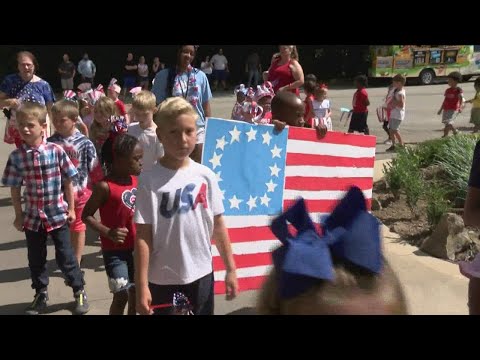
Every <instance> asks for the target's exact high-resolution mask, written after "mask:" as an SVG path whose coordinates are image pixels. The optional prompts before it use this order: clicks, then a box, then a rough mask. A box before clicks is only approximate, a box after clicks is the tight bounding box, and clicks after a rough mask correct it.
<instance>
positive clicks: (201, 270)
mask: <svg viewBox="0 0 480 360" xmlns="http://www.w3.org/2000/svg"><path fill="white" fill-rule="evenodd" d="M197 116H198V115H197V113H196V111H195V110H194V109H193V107H192V106H191V105H190V104H189V103H188V102H187V101H186V100H184V99H183V98H180V97H175V98H170V99H167V100H166V101H164V102H163V103H162V104H161V106H160V109H159V111H158V112H157V114H156V115H155V123H156V124H157V126H158V127H157V135H158V138H159V140H160V141H161V142H162V144H163V147H164V151H165V155H164V156H163V157H162V158H161V159H160V160H159V162H158V163H157V164H155V165H154V166H153V168H152V169H151V170H150V171H147V172H144V173H143V174H142V175H141V176H140V178H139V185H138V192H137V198H136V205H135V207H136V209H135V217H134V220H135V223H136V226H137V237H136V242H135V287H136V294H137V311H138V313H140V314H144V315H148V314H152V313H153V311H152V308H154V307H155V306H158V305H162V306H163V305H164V304H171V303H172V299H173V295H174V293H176V292H181V293H183V294H185V295H186V296H187V298H188V299H189V301H190V303H191V305H192V306H193V313H194V314H195V315H213V310H214V309H213V307H214V306H213V297H214V295H213V285H214V279H213V268H212V252H211V241H210V239H212V238H213V239H214V240H215V244H216V246H217V248H218V251H219V253H220V255H221V257H222V259H223V261H224V263H225V268H226V276H225V287H226V291H227V300H231V299H233V298H234V297H235V296H236V294H237V291H238V281H237V276H236V268H235V261H234V259H233V255H232V248H231V244H230V239H229V237H228V233H227V229H226V227H225V223H224V220H223V216H222V214H223V212H224V208H223V203H222V194H221V192H220V188H219V186H218V182H217V180H216V177H215V174H214V173H213V172H212V171H211V170H210V169H208V168H207V167H206V166H203V165H201V164H198V163H196V162H194V161H192V160H190V158H189V156H190V154H191V153H192V151H193V150H194V148H195V143H196V119H197ZM156 313H159V314H167V313H169V309H168V308H162V309H160V310H159V311H157V312H156Z"/></svg>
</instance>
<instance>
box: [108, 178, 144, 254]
mask: <svg viewBox="0 0 480 360" xmlns="http://www.w3.org/2000/svg"><path fill="white" fill-rule="evenodd" d="M130 178H131V182H130V184H129V185H124V184H118V183H116V182H114V181H112V180H110V179H107V178H105V179H104V181H105V182H106V183H107V184H108V187H109V189H110V196H109V198H108V200H107V202H106V203H105V204H104V205H103V206H102V207H100V208H99V211H100V219H101V222H102V224H103V225H105V226H107V227H109V228H111V229H115V228H123V227H124V228H127V229H128V235H127V237H126V239H125V241H124V243H123V244H117V243H115V242H113V241H112V240H110V239H109V238H105V237H103V236H100V241H101V243H102V250H131V249H133V241H134V239H135V232H136V231H135V224H134V222H133V213H134V212H135V199H136V194H137V178H136V177H135V176H130Z"/></svg>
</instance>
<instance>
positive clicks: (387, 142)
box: [383, 139, 392, 145]
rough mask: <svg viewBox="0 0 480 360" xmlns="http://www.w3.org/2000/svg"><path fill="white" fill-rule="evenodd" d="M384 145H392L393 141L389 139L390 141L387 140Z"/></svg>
mask: <svg viewBox="0 0 480 360" xmlns="http://www.w3.org/2000/svg"><path fill="white" fill-rule="evenodd" d="M383 143H384V144H385V145H392V140H390V139H389V140H385V141H384V142H383Z"/></svg>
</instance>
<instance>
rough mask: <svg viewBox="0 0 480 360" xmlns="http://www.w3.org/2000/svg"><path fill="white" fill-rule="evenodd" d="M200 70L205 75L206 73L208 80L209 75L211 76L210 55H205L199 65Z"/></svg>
mask: <svg viewBox="0 0 480 360" xmlns="http://www.w3.org/2000/svg"><path fill="white" fill-rule="evenodd" d="M200 70H202V71H203V72H204V73H205V75H207V79H208V81H209V82H210V77H211V76H212V71H213V69H212V63H211V62H210V56H207V57H206V58H205V60H204V61H202V63H201V65H200Z"/></svg>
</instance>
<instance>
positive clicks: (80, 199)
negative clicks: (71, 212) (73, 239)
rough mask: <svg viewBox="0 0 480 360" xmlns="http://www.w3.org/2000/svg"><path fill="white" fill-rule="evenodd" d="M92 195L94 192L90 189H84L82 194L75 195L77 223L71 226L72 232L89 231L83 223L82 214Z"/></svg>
mask: <svg viewBox="0 0 480 360" xmlns="http://www.w3.org/2000/svg"><path fill="white" fill-rule="evenodd" d="M90 195H92V192H91V191H90V190H89V189H84V190H83V193H82V194H80V195H79V194H75V217H76V219H75V221H74V222H73V223H71V224H70V231H71V232H76V233H79V232H84V231H85V230H87V226H86V225H85V223H84V222H83V221H82V212H83V208H84V207H85V204H86V203H87V201H88V199H90Z"/></svg>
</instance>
